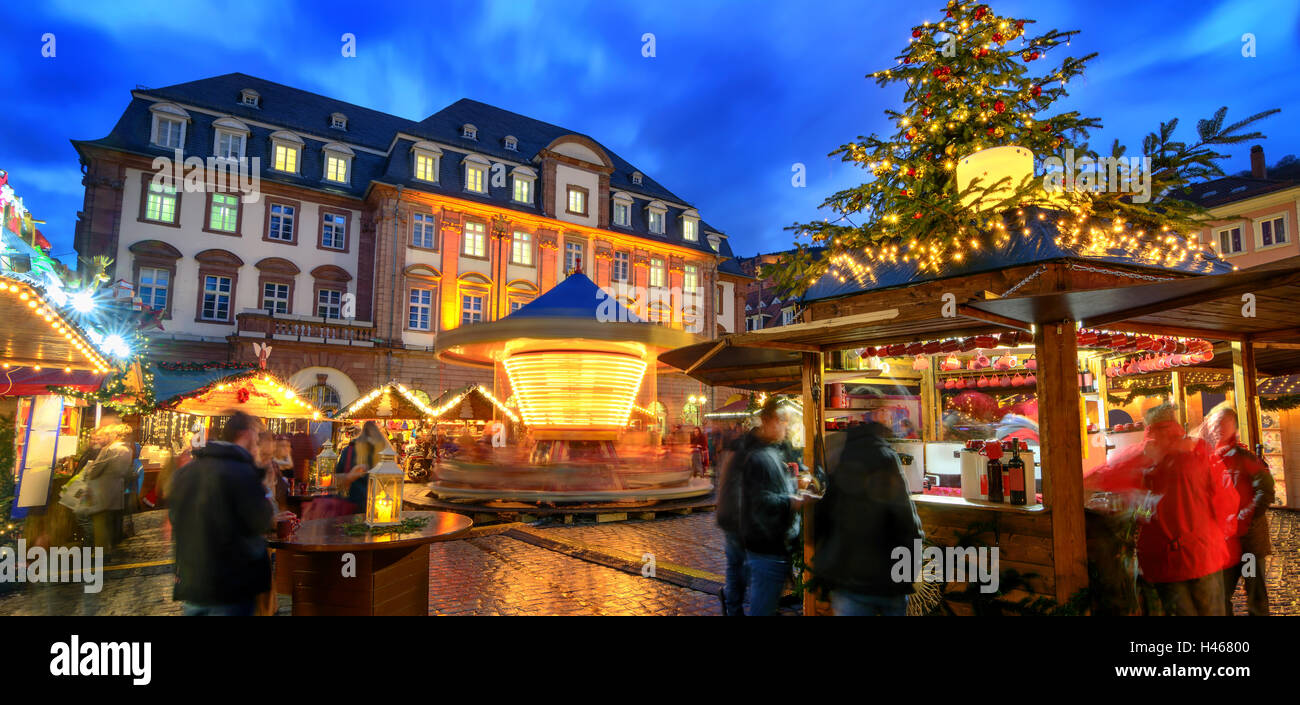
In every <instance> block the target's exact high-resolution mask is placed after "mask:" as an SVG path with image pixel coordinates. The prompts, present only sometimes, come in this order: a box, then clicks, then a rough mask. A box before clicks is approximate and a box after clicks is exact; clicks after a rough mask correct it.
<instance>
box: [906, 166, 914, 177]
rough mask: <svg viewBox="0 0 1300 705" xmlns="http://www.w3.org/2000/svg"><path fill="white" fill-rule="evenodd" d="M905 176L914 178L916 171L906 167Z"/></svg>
mask: <svg viewBox="0 0 1300 705" xmlns="http://www.w3.org/2000/svg"><path fill="white" fill-rule="evenodd" d="M907 175H908V176H916V169H913V168H912V167H910V166H909V167H907Z"/></svg>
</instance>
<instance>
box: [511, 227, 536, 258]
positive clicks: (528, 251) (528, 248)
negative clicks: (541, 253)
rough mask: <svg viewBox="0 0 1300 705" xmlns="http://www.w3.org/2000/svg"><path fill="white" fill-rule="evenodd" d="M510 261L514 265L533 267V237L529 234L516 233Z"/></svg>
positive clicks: (512, 243)
mask: <svg viewBox="0 0 1300 705" xmlns="http://www.w3.org/2000/svg"><path fill="white" fill-rule="evenodd" d="M510 261H511V262H512V263H514V264H523V265H530V266H531V265H532V263H533V236H532V235H530V234H529V233H521V232H516V233H515V237H514V239H513V240H512V241H511V243H510Z"/></svg>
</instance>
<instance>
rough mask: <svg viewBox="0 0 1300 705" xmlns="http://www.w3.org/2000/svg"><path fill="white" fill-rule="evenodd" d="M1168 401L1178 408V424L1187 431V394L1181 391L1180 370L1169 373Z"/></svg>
mask: <svg viewBox="0 0 1300 705" xmlns="http://www.w3.org/2000/svg"><path fill="white" fill-rule="evenodd" d="M1169 387H1170V392H1169V401H1170V403H1172V404H1174V405H1176V406H1177V407H1178V423H1179V425H1181V426H1182V427H1183V430H1184V431H1186V430H1187V394H1186V393H1185V392H1184V390H1183V373H1182V371H1181V370H1170V372H1169Z"/></svg>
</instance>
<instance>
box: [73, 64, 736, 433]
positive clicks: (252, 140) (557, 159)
mask: <svg viewBox="0 0 1300 705" xmlns="http://www.w3.org/2000/svg"><path fill="white" fill-rule="evenodd" d="M73 145H74V146H75V148H76V149H77V152H78V154H79V155H80V159H81V164H82V170H83V173H84V179H83V183H84V185H85V202H84V207H83V209H82V210H81V212H80V213H79V214H78V216H79V217H78V223H77V231H76V235H75V247H76V250H77V253H78V255H79V256H80V257H83V258H90V257H95V256H107V257H109V258H111V259H112V261H113V264H112V268H113V271H112V272H111V274H112V276H113V277H114V278H115V279H124V280H127V281H130V282H131V283H132V284H133V285H134V286H135V288H136V292H137V294H138V295H139V296H141V298H142V299H143V300H144V301H145V303H146V304H148V305H150V306H152V307H154V308H155V309H159V310H161V311H162V312H163V316H162V323H163V329H162V330H154V331H151V332H150V333H149V335H150V336H151V341H150V346H151V352H152V353H153V354H154V356H155V357H157V358H159V359H162V360H172V361H252V360H255V359H256V355H255V354H254V353H253V350H252V346H253V343H255V342H268V341H269V342H270V343H271V344H272V346H273V348H274V352H273V354H272V355H271V357H270V361H269V366H270V367H271V368H272V369H274V370H275V371H276V372H277V373H280V374H282V375H283V376H285V377H286V378H288V379H290V380H291V381H293V382H294V383H295V384H296V385H298V386H299V387H300V388H302V389H310V390H311V396H312V397H313V401H314V402H316V403H317V405H318V406H321V407H323V408H327V409H328V408H330V407H335V406H338V405H345V404H347V403H349V402H350V401H351V400H352V399H354V398H356V397H357V396H358V395H359V394H361V393H364V392H365V391H366V390H367V389H370V388H372V387H373V386H376V385H378V384H381V383H383V382H386V381H389V380H397V381H400V382H403V383H405V384H407V385H409V386H411V387H413V388H415V389H417V390H422V391H424V392H425V393H427V394H428V395H429V396H431V397H436V396H437V395H438V393H439V392H441V391H442V390H445V389H451V388H459V387H462V386H464V385H466V384H469V383H474V382H478V383H484V384H491V382H492V380H491V374H490V373H487V372H483V371H479V370H474V369H469V368H460V367H455V366H445V365H442V364H440V363H439V362H438V361H437V360H436V359H435V358H434V355H433V350H434V346H435V345H436V344H437V339H438V333H439V332H440V331H445V330H449V329H452V328H455V327H458V326H462V325H473V324H475V323H478V322H483V321H492V320H496V319H498V318H501V317H504V316H506V315H509V313H510V312H511V311H513V310H515V309H516V308H518V307H519V306H521V305H523V304H526V303H527V302H529V301H531V300H532V299H533V298H535V297H537V296H538V295H539V294H541V293H542V292H545V291H546V290H547V289H549V288H550V287H552V286H554V285H555V284H556V283H557V282H559V281H562V280H563V279H564V278H565V277H566V276H567V275H568V274H569V273H571V272H574V271H582V272H584V273H585V274H586V275H587V276H590V277H591V278H592V279H593V280H594V281H595V282H596V283H597V284H598V285H600V286H605V287H618V286H619V285H625V286H628V287H633V289H632V290H633V291H637V290H640V291H650V292H655V293H657V292H663V295H658V296H656V295H655V293H652V296H651V298H652V299H655V300H660V301H662V302H671V306H672V308H674V309H675V312H674V313H675V315H669V312H667V311H664V312H658V313H660V314H661V317H662V319H663V321H664V322H663V323H662V324H663V325H677V326H690V327H692V328H691V329H692V330H694V331H696V332H698V333H700V334H702V335H705V336H710V337H711V336H714V335H717V334H719V333H724V332H735V331H737V330H743V328H744V318H743V315H742V311H741V310H740V309H741V308H742V307H743V299H742V297H743V295H744V292H743V288H744V286H745V284H746V283H747V282H748V281H749V280H750V279H749V277H747V276H746V275H745V274H744V273H743V272H741V270H740V269H739V267H738V266H737V264H736V262H735V260H734V259H733V255H732V250H731V247H730V245H729V243H728V239H727V236H726V235H725V234H724V233H722V232H721V231H719V230H717V229H715V228H713V227H711V226H710V225H709V224H708V223H707V222H706V221H704V220H703V218H702V217H701V215H700V213H699V211H698V210H697V209H696V208H695V207H694V206H693V205H692V204H690V203H689V202H687V201H686V200H685V199H682V198H680V197H678V196H677V195H675V194H674V193H673V192H672V191H670V190H668V189H667V188H666V187H665V186H664V185H662V184H660V183H659V182H657V181H655V180H654V179H653V178H652V177H650V176H649V175H647V174H645V173H643V172H641V171H640V170H638V169H637V168H636V167H635V166H633V165H632V164H630V163H629V162H627V161H625V160H624V159H623V158H622V157H620V156H618V155H617V154H615V153H614V152H612V151H610V150H609V149H607V148H606V147H604V146H603V145H601V144H600V143H599V142H597V141H596V140H594V139H593V138H591V137H589V136H587V135H583V134H579V133H576V132H573V131H571V130H567V129H565V128H562V127H557V126H555V125H551V124H548V123H545V122H542V121H539V120H535V119H533V118H529V117H525V116H522V115H518V114H516V113H512V112H509V111H506V110H503V109H500V108H497V107H493V106H491V105H486V104H484V103H480V102H476V101H473V100H469V99H462V100H459V101H457V102H455V103H453V104H452V105H450V106H448V107H446V108H444V109H442V110H440V111H438V112H436V113H434V114H433V115H430V116H429V117H427V118H425V119H423V120H420V121H413V120H407V119H404V118H401V117H397V116H394V115H389V114H385V113H382V112H378V111H375V110H370V109H368V108H364V107H361V106H357V105H353V104H350V103H345V102H342V101H338V100H334V99H331V98H327V97H324V96H321V95H317V94H314V93H310V92H307V91H303V90H299V89H296V88H292V87H288V86H284V85H280V84H276V83H272V82H270V81H266V80H263V79H259V78H255V77H253V76H248V75H245V74H239V73H233V74H227V75H223V76H217V77H213V78H207V79H202V80H198V81H192V82H189V83H181V84H177V85H174V86H168V87H165V88H157V89H149V88H143V87H139V88H137V89H135V90H133V91H132V92H131V100H130V102H129V103H128V104H127V106H126V109H125V110H124V112H123V113H122V115H121V117H120V118H119V119H118V120H117V123H116V125H114V126H113V128H112V130H111V131H110V132H109V133H108V135H107V136H105V137H103V138H101V139H96V140H87V141H73ZM650 313H651V314H652V315H653V314H655V313H656V312H655V311H651V312H650ZM658 389H659V396H660V402H661V403H663V404H664V405H665V406H666V409H665V411H666V413H667V418H668V421H669V423H670V424H671V423H674V422H677V421H680V420H683V419H685V420H689V419H690V416H689V414H690V413H691V411H692V410H690V409H685V406H686V404H687V402H686V401H685V400H686V399H687V397H688V396H690V395H694V394H698V393H699V392H701V391H703V390H701V389H700V388H699V385H698V384H697V383H695V382H693V381H691V380H689V379H687V378H686V377H684V376H682V375H679V374H675V373H674V374H663V375H661V376H660V378H659V381H658ZM719 403H720V402H719ZM684 413H685V415H684Z"/></svg>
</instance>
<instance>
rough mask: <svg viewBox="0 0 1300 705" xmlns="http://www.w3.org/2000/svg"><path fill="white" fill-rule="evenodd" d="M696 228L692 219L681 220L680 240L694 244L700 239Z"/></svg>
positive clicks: (696, 224) (696, 225)
mask: <svg viewBox="0 0 1300 705" xmlns="http://www.w3.org/2000/svg"><path fill="white" fill-rule="evenodd" d="M698 227H699V225H698V223H696V221H695V219H694V218H683V219H682V238H683V239H685V240H688V241H690V242H695V241H696V240H697V239H699V237H700V236H699V231H698Z"/></svg>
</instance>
